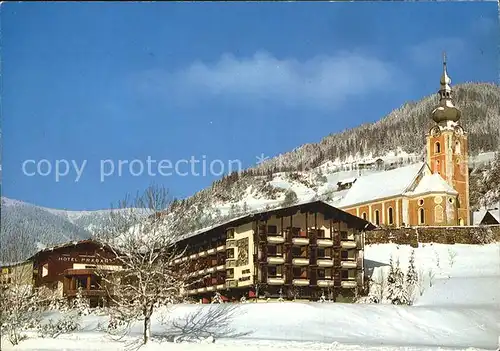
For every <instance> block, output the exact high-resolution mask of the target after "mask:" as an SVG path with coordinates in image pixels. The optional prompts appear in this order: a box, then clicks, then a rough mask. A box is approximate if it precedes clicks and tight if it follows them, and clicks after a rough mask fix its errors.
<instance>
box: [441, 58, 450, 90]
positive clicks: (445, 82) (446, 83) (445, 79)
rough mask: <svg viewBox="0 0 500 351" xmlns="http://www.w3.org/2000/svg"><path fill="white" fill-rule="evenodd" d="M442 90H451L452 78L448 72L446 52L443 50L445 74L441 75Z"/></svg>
mask: <svg viewBox="0 0 500 351" xmlns="http://www.w3.org/2000/svg"><path fill="white" fill-rule="evenodd" d="M440 83H441V90H442V91H450V92H451V87H450V84H451V78H450V77H449V76H448V72H447V70H446V52H443V74H442V75H441V82H440Z"/></svg>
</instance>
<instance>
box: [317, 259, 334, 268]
mask: <svg viewBox="0 0 500 351" xmlns="http://www.w3.org/2000/svg"><path fill="white" fill-rule="evenodd" d="M316 262H317V263H318V267H333V260H332V259H331V258H318V260H317V261H316Z"/></svg>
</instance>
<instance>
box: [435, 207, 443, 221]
mask: <svg viewBox="0 0 500 351" xmlns="http://www.w3.org/2000/svg"><path fill="white" fill-rule="evenodd" d="M434 221H436V222H439V223H441V222H443V221H444V210H443V206H441V205H437V206H436V207H434Z"/></svg>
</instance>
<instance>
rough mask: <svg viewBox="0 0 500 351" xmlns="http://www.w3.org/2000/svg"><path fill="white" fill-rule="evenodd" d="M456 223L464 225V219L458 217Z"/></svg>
mask: <svg viewBox="0 0 500 351" xmlns="http://www.w3.org/2000/svg"><path fill="white" fill-rule="evenodd" d="M458 225H460V226H463V225H465V223H464V219H463V218H459V219H458Z"/></svg>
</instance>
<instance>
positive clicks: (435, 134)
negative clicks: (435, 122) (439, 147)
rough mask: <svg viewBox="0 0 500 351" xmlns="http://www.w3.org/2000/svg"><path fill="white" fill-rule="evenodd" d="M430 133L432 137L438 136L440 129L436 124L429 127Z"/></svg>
mask: <svg viewBox="0 0 500 351" xmlns="http://www.w3.org/2000/svg"><path fill="white" fill-rule="evenodd" d="M431 135H432V136H433V137H438V136H440V135H441V129H440V128H439V127H438V126H435V127H432V129H431Z"/></svg>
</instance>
